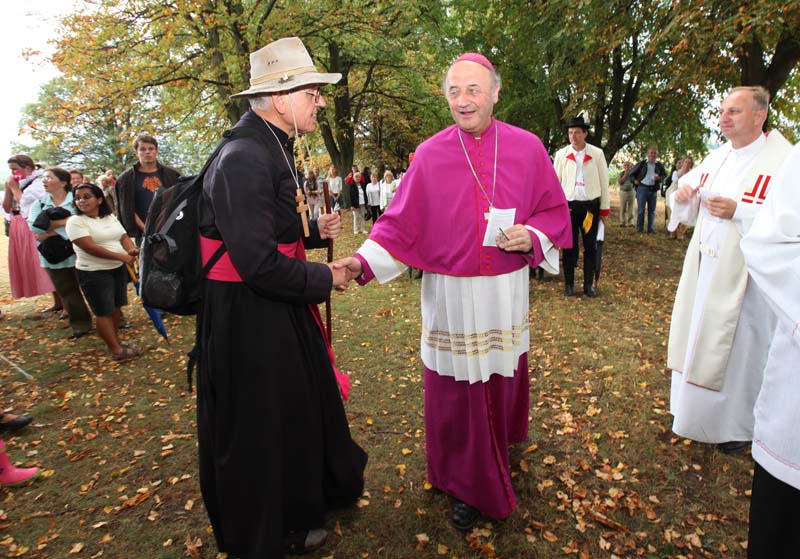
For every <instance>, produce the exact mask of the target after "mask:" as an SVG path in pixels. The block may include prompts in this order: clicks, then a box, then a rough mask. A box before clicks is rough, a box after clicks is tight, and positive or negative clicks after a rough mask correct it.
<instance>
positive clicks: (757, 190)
mask: <svg viewBox="0 0 800 559" xmlns="http://www.w3.org/2000/svg"><path fill="white" fill-rule="evenodd" d="M770 179H772V177H771V176H770V175H758V178H757V179H756V183H755V184H754V185H753V188H751V189H750V190H749V191H747V192H745V193H744V194H742V202H744V203H745V204H763V203H764V200H765V199H766V198H767V186H768V185H769V181H770Z"/></svg>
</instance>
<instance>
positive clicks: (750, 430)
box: [0, 38, 800, 559]
mask: <svg viewBox="0 0 800 559" xmlns="http://www.w3.org/2000/svg"><path fill="white" fill-rule="evenodd" d="M250 61H251V68H250V73H251V84H252V85H251V87H250V88H249V89H247V90H245V91H242V92H239V93H237V94H236V95H234V97H236V98H244V99H246V100H247V102H248V103H249V106H250V109H249V110H248V112H247V113H246V114H245V115H244V116H243V117H242V118H241V120H240V121H239V122H238V123H237V125H236V127H237V128H248V129H250V133H248V134H242V135H241V136H237V137H236V138H234V139H233V140H231V141H230V142H228V143H227V144H225V145H224V146H223V147H222V148H221V150H220V151H219V153H218V155H217V156H216V157H215V158H214V159H213V160H211V161H210V164H209V167H208V172H207V175H206V179H205V182H204V184H203V193H202V198H201V203H200V213H199V215H200V220H199V221H200V227H199V233H200V237H201V238H200V246H201V252H202V259H203V262H204V263H205V262H208V261H209V260H210V259H211V255H212V254H214V253H215V252H218V251H219V250H220V248H223V249H224V250H223V252H222V255H223V256H222V257H221V258H219V259H218V260H216V263H214V264H213V266H210V269H209V271H208V274H207V277H206V282H205V290H204V299H203V302H202V310H201V312H200V313H199V315H198V337H199V341H200V359H199V362H200V366H199V373H198V387H197V389H198V395H197V410H198V411H197V413H198V421H197V425H198V442H199V454H200V460H199V468H200V485H201V490H202V494H203V499H204V502H205V505H206V510H207V512H208V515H209V518H210V521H211V525H212V528H213V531H214V535H215V537H216V540H217V545H218V547H219V549H220V551H222V552H226V553H228V555H229V556H230V557H282V556H283V555H284V554H285V553H292V554H295V553H297V554H301V553H307V552H310V551H313V550H315V549H317V548H319V547H320V546H322V545H323V544H324V542H325V540H326V537H327V532H326V530H325V528H324V523H325V516H326V514H327V513H328V512H330V511H331V510H333V509H336V508H339V507H343V506H347V505H349V504H352V503H353V502H354V501H355V500H356V499H357V498H358V497H359V496H360V495H361V492H362V490H363V487H364V470H365V467H366V463H367V453H366V452H365V451H364V450H363V449H362V448H361V447H360V446H359V445H358V444H357V443H356V442H355V441H354V440H353V439H352V437H351V434H350V430H349V427H348V421H347V417H346V415H345V411H344V405H343V402H342V398H343V397H344V398H346V397H347V392H348V389H349V386H348V383H347V380H346V376H344V375H341V374H340V373H339V372H338V370H337V369H336V365H335V356H334V354H333V351H332V349H331V346H330V340H329V339H328V333H327V331H326V329H325V328H324V326H323V324H322V321H321V320H320V316H319V312H318V310H317V307H316V305H317V304H319V303H321V302H323V301H324V300H325V299H326V298H328V297H329V296H330V292H331V291H332V290H336V289H340V290H341V289H346V288H347V287H348V285H349V284H350V283H351V282H353V281H355V282H356V283H357V284H359V285H365V284H368V283H369V282H370V281H372V280H373V279H374V280H377V281H378V282H379V283H381V284H383V283H386V282H389V281H392V280H393V279H395V278H397V277H398V276H400V275H401V274H402V273H403V272H404V271H405V270H406V268H407V267H408V266H411V267H415V268H418V269H419V270H423V271H424V272H425V274H424V276H423V277H422V286H421V289H422V297H421V315H422V333H421V355H422V361H423V364H424V385H425V396H424V411H425V414H424V421H425V443H426V444H425V449H426V450H425V452H426V460H427V468H428V471H427V479H428V481H429V482H430V483H431V484H432V485H433V486H434V487H436V488H438V489H440V490H441V491H442V492H444V493H445V494H447V495H449V496H450V497H451V498H452V500H453V502H452V514H451V518H450V521H451V523H452V524H453V525H454V526H455V527H456V528H458V529H460V530H465V531H467V530H470V529H471V528H472V527H473V526H474V525H475V524H476V523H477V522H478V520H479V519H480V518H481V517H489V518H497V519H502V518H506V517H508V516H509V515H511V514H512V513H513V512H514V510H515V509H516V506H517V501H516V496H515V493H514V490H513V486H512V475H511V466H510V464H509V454H508V451H509V446H510V445H512V444H514V443H518V442H521V441H524V440H525V439H526V438H527V435H528V425H529V419H528V418H529V413H530V401H529V398H530V390H529V377H528V351H529V349H530V339H531V334H532V331H531V330H532V328H534V326H532V325H531V321H530V317H529V316H528V312H529V296H530V291H529V277H530V276H529V270H530V269H535V268H537V267H540V268H541V269H543V270H545V271H547V272H549V273H551V274H558V273H559V271H560V266H561V265H562V264H563V268H564V281H565V284H564V286H565V287H564V293H565V295H567V296H573V295H575V289H574V280H575V277H574V276H575V268H576V265H577V262H578V252H579V247H578V245H579V243H580V244H582V245H583V251H584V259H583V293H584V294H585V295H586V296H587V297H590V298H591V297H597V295H598V293H597V290H596V287H595V285H594V282H595V281H596V275H595V272H596V270H595V266H596V253H597V246H598V235H602V234H603V233H602V231H603V229H604V225H603V224H604V222H605V221H606V219H607V218H608V216H609V215H610V213H611V209H610V208H611V206H610V190H609V183H610V180H609V172H608V166H607V163H606V159H605V156H604V153H603V151H602V150H601V149H600V148H599V147H597V146H594V145H592V144H591V143H589V142H588V138H589V131H590V126H589V124H588V123H587V122H586V120H585V118H584V117H583V116H582V115H579V116H577V117H575V118H572V119H570V120H569V121H568V122H567V123H566V126H565V128H566V136H567V138H568V142H569V143H568V145H566V146H565V147H564V148H562V149H560V150H558V152H557V153H556V154H555V157H554V159H553V160H551V159H550V157H549V155H548V153H547V151H546V150H545V148H544V146H543V144H542V142H541V141H540V140H539V138H538V137H536V136H535V135H534V134H532V133H530V132H527V131H525V130H522V129H520V128H517V127H514V126H512V125H509V124H507V123H504V122H502V121H500V120H498V119H496V118H495V117H494V115H493V113H494V106H495V104H496V103H497V102H498V99H499V93H500V90H501V79H500V76H499V74H498V73H497V71H496V70H495V68H494V66H493V65H492V63H491V62H490V61H489V60H488V59H487V58H486V57H485V56H483V55H481V54H477V53H465V54H463V55H462V56H460V57H459V58H457V59H456V60H455V61H454V62H453V63H452V64H451V65H450V66H449V68H447V70H446V72H445V78H444V95H445V98H446V101H447V103H448V105H449V108H450V113H451V116H452V119H453V121H454V124H453V125H451V126H449V127H447V128H445V129H444V130H442V131H440V132H439V133H437V134H435V135H434V136H432V137H431V138H429V139H428V140H426V141H425V142H423V143H422V144H420V146H419V147H418V148H417V150H416V151H415V152H414V158H413V163H411V164H410V166H409V168H408V172H407V173H406V174H405V175H403V172H402V171H401V172H399V173H398V175H397V177H395V175H394V174H393V172H392V171H391V170H388V169H387V170H386V171H385V172H383V175H382V178H381V177H380V174H379V172H373V171H372V170H371V169H370V167H368V166H367V167H364V168H363V169H361V170H359V168H358V167H356V166H353V168H352V171H351V172H350V173H349V174H348V175H347V176H346V177H345V178H344V180H343V179H342V178H341V177H339V176H338V172H337V169H336V168H335V167H334V166H330V168H329V169H328V172H327V174H326V176H324V177H323V174H322V173H321V171H320V169H319V168H318V167H310V166H309V167H307V168H306V169H305V170H304V171H305V173H304V174H303V173H299V174H298V170H297V168H296V167H295V163H294V161H295V157H294V153H293V144H294V141H295V139H296V138H297V137H298V136H299V135H302V134H307V133H310V132H312V131H313V130H314V129H315V127H316V111H317V110H318V109H320V108H324V107H325V106H326V104H327V101H326V99H325V96H324V95H323V94H322V91H321V88H322V87H323V86H325V85H328V84H335V83H337V82H338V81H339V79H340V78H341V75H339V74H331V73H322V72H319V71H318V70H317V69H316V67H315V66H314V63H313V61H312V59H311V57H310V56H309V54H308V52H307V51H306V49H305V46H304V45H303V43H302V42H301V41H300V39H298V38H287V39H280V40H278V41H275V42H273V43H270V44H268V45H267V46H265V47H264V48H262V49H260V50H259V51H256V52H254V53H252V54H251V57H250ZM768 106H769V94H768V93H767V92H766V91H765V90H764V89H763V88H759V87H739V88H735V89H733V90H732V91H731V92H729V93H728V95H727V96H726V97H725V98H724V100H723V102H722V108H721V111H720V117H719V124H720V129H721V131H722V134H723V135H724V136H725V138H726V139H727V140H728V142H727V143H726V144H724V145H723V146H721V147H720V148H718V149H716V150H714V151H712V152H711V153H710V154H708V156H706V157H705V158H704V159H703V160H702V162H701V163H700V164H699V165H698V167H696V168H694V160H693V159H692V158H691V157H688V156H687V157H684V158H681V159H680V160H679V161H677V162H676V164H675V166H674V168H673V169H672V171H671V172H669V173H668V172H667V170H666V167H665V165H664V164H663V163H662V162H660V161H658V151H657V149H656V148H655V147H652V148H650V149H648V150H647V155H646V158H645V159H642V160H641V161H639V162H637V163H636V164H633V163H632V162H630V161H629V162H625V163H623V172H622V174H621V175H620V176H619V178H618V180H617V183H618V185H619V190H620V215H619V223H620V225H621V226H623V227H624V226H632V225H633V224H634V220H633V215H634V212H633V207H634V200H635V202H636V221H635V224H636V230H637V232H639V233H645V232H646V233H653V232H654V231H655V219H656V218H655V207H656V202H657V199H658V195H659V193H661V194H662V195H663V196H664V197H665V198H666V200H667V204H668V207H669V209H670V210H671V214H668V216H667V217H668V219H667V221H668V229H669V231H670V232H671V233H673V234H674V236H675V237H676V238H684V236H685V235H686V234H687V231H689V230H691V240H690V242H689V245H688V248H687V254H686V258H685V261H684V266H683V271H682V275H681V278H680V283H679V286H678V290H677V294H676V297H675V304H674V309H673V313H672V321H671V325H670V333H669V344H668V358H667V366H668V367H669V369H670V370H671V371H672V373H671V374H672V390H671V397H670V407H671V412H672V414H673V416H674V423H673V431H674V432H675V433H676V434H678V435H679V436H682V437H685V438H688V439H692V440H695V441H698V442H701V443H708V444H713V445H716V446H717V448H719V450H720V451H722V452H725V453H737V452H742V451H743V450H744V449H746V448H749V447H750V446H751V445H752V448H753V457H754V458H755V460H756V462H757V467H756V471H755V477H754V481H753V497H752V498H753V501H752V507H751V515H750V545H749V547H748V556H749V557H751V558H759V559H761V558H767V557H787V556H790V555H788V554H787V553H790V550H794V549H796V547H797V543H800V542H798V541H797V540H798V539H800V536H798V535H797V534H796V531H794V530H792V528H793V526H795V525H796V521H797V519H798V514H800V513H798V510H800V506H798V505H800V466H798V464H800V454H798V448H800V444H798V443H800V440H798V439H799V438H800V437H798V436H797V435H796V428H795V425H796V424H797V420H799V419H800V416H798V413H800V412H798V408H797V406H796V405H795V401H796V397H797V390H798V389H800V383H799V382H798V380H797V375H796V374H794V371H793V370H792V367H791V364H792V363H793V359H792V357H795V356H800V349H799V348H798V336H797V330H798V328H797V325H798V323H800V308H798V298H797V296H796V293H795V290H794V286H795V285H796V284H797V280H798V279H800V271H798V269H797V262H798V261H800V258H798V256H800V254H799V253H798V247H800V244H798V239H800V216H799V215H798V212H797V207H798V200H797V192H798V188H800V185H798V184H797V179H795V178H794V177H795V175H794V174H793V173H792V172H791V171H792V169H793V167H792V165H794V164H797V163H798V162H800V161H798V157H800V151H798V150H799V149H800V148H797V147H796V148H795V149H794V150H793V151H792V148H791V144H789V142H787V141H786V140H785V139H784V138H783V136H781V134H780V133H779V132H778V131H776V130H773V131H771V132H770V133H769V134H764V133H763V132H762V128H763V125H764V122H765V121H766V116H767V111H768ZM134 148H135V151H136V155H137V158H138V163H137V164H136V165H134V166H133V167H132V168H131V169H128V170H126V171H125V172H124V173H122V174H121V175H120V177H119V179H117V180H116V181H115V180H114V177H113V174H112V175H103V176H101V177H98V179H97V180H96V181H95V182H96V183H97V184H94V183H89V182H87V181H86V180H85V178H84V177H82V176H80V177H76V175H77V174H79V173H75V172H73V173H70V172H68V171H66V170H64V169H61V168H59V167H48V168H47V169H37V167H36V165H35V164H34V163H33V161H32V160H30V158H28V157H26V156H24V155H16V156H14V157H12V158H11V159H9V160H8V163H9V168H10V169H11V171H12V173H13V176H12V177H11V178H10V179H9V180H8V181H7V183H6V194H5V199H4V203H3V206H4V209H6V211H7V212H8V213H9V215H10V219H9V231H8V234H9V259H10V261H12V260H11V259H12V258H13V261H12V262H13V266H11V270H12V292H13V294H14V296H15V297H17V296H33V295H40V294H46V293H53V297H54V305H53V308H54V309H59V310H60V309H63V310H64V311H65V312H66V314H67V316H68V318H69V321H70V326H71V327H72V333H71V335H70V337H71V338H73V339H77V338H80V337H82V336H84V335H86V333H87V332H89V330H90V329H91V315H90V313H89V310H88V309H89V308H90V309H91V311H92V313H93V314H94V315H95V322H96V328H97V331H98V333H99V334H100V336H101V338H102V339H103V341H104V342H105V343H106V345H107V347H108V349H109V352H110V353H111V355H112V356H113V358H114V359H118V360H123V359H129V358H131V357H135V356H136V355H138V354H139V350H138V349H137V348H135V347H134V346H131V345H126V344H125V343H123V342H122V341H121V339H120V336H119V330H120V326H121V322H122V315H121V308H122V307H123V306H124V305H125V304H126V303H127V283H128V274H127V271H126V266H129V265H131V264H132V263H133V260H134V258H135V257H136V255H137V254H138V248H137V246H138V245H139V243H140V242H141V237H142V234H143V231H144V222H145V221H146V219H147V209H148V208H149V203H150V200H151V199H152V196H153V193H154V192H155V190H156V189H157V188H160V187H169V186H171V185H172V184H174V182H175V181H176V180H177V177H178V173H177V171H175V170H174V169H171V168H169V167H166V166H164V165H162V164H161V163H159V162H158V158H157V156H158V144H157V142H156V140H155V139H154V138H152V137H150V136H139V137H138V138H137V139H136V141H135V143H134ZM781 169H783V170H781ZM442 176H446V177H448V180H447V181H442V180H441V177H442ZM301 180H302V181H303V182H302V185H301V183H300V181H301ZM326 187H327V190H328V195H329V197H330V198H329V200H327V202H329V204H330V206H331V208H332V209H333V210H334V211H330V212H328V211H325V210H324V207H325V203H326V200H325V190H326ZM234 189H235V193H234ZM297 191H301V192H304V193H305V197H306V201H307V202H308V206H309V208H310V211H309V214H310V215H309V218H310V219H309V222H308V232H307V233H304V228H303V227H302V225H301V220H300V219H299V217H298V215H297V211H296V207H297V203H296V202H297V198H296V193H297ZM768 192H769V196H767V194H768ZM234 194H235V195H234ZM335 210H352V215H353V218H352V219H353V233H354V234H358V235H360V234H367V233H368V237H367V238H366V239H365V240H364V241H363V244H361V246H360V247H359V248H358V249H357V250H356V251H355V253H354V254H353V255H351V256H348V257H346V258H342V259H340V260H338V261H336V262H330V263H327V264H325V263H317V262H309V261H308V260H307V259H306V256H305V251H306V249H313V248H320V247H323V246H326V245H327V242H328V240H329V239H336V238H338V237H339V235H340V233H341V230H342V217H341V215H340V212H338V211H335ZM367 220H369V221H372V227H371V230H370V231H369V232H367V228H366V221H367ZM464 231H477V232H478V234H477V235H472V234H470V235H464V234H463V232H464ZM37 243H38V250H37ZM44 246H49V247H50V248H48V249H44V250H43V248H42V247H44ZM37 252H38V257H37V254H36V253H37ZM67 253H69V254H67ZM62 256H63V258H62ZM562 256H563V258H562ZM32 261H35V264H36V265H35V266H34V265H33V264H32V263H31V262H32ZM84 299H85V300H86V301H88V303H89V305H88V308H87V305H86V303H85V301H84ZM212 341H213V343H212ZM287 371H291V374H286V373H287ZM22 423H25V419H24V418H20V417H17V416H10V417H9V414H5V415H4V416H2V417H0V430H4V429H11V428H16V427H18V426H19V427H24V425H22ZM25 424H27V423H25ZM0 444H2V443H0ZM0 452H2V448H1V447H0ZM4 460H5V455H4V454H0V484H2V483H3V477H2V476H3V475H4V474H3V471H4V470H2V467H4V464H5V462H4ZM28 473H29V472H25V473H24V474H21V475H22V477H24V476H25V475H27V474H28ZM33 474H35V472H33ZM33 474H32V475H33Z"/></svg>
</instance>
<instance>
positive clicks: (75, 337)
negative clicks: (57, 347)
mask: <svg viewBox="0 0 800 559" xmlns="http://www.w3.org/2000/svg"><path fill="white" fill-rule="evenodd" d="M88 333H89V332H73V333H72V334H70V335H69V336H67V338H69V339H70V340H79V339H81V338H82V337H84V336H85V335H86V334H88Z"/></svg>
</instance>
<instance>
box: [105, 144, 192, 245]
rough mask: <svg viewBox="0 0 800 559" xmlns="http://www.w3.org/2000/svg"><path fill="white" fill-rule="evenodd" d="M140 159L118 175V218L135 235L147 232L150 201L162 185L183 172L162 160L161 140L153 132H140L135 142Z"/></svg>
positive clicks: (137, 155)
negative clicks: (146, 222)
mask: <svg viewBox="0 0 800 559" xmlns="http://www.w3.org/2000/svg"><path fill="white" fill-rule="evenodd" d="M133 149H134V151H135V152H136V157H137V158H139V162H138V163H136V164H134V166H133V167H131V168H130V169H127V170H126V171H125V172H123V173H122V174H121V175H120V176H119V178H118V179H117V184H116V187H115V188H116V192H117V218H119V221H120V222H121V223H122V226H123V227H125V231H126V232H127V234H128V236H129V237H130V238H132V239H137V243H136V244H137V245H138V244H139V239H140V238H141V236H142V233H143V232H144V222H145V220H146V219H147V212H148V210H149V209H150V202H152V201H153V196H154V195H155V192H156V190H158V189H159V188H160V187H166V188H169V187H170V186H172V185H174V184H175V183H176V182H178V177H179V176H180V173H178V171H176V170H175V169H172V168H170V167H167V166H166V165H162V164H161V163H159V162H158V142H157V141H156V139H155V138H154V137H152V136H148V135H147V134H139V135H138V136H137V137H136V140H134V142H133Z"/></svg>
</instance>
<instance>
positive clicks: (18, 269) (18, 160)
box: [3, 155, 62, 310]
mask: <svg viewBox="0 0 800 559" xmlns="http://www.w3.org/2000/svg"><path fill="white" fill-rule="evenodd" d="M8 168H9V169H11V177H9V178H8V180H7V181H6V189H5V197H4V198H3V209H4V210H5V211H6V213H8V214H10V216H9V219H10V221H9V228H8V275H9V279H10V280H11V295H12V297H14V298H15V299H19V298H21V297H35V296H37V295H42V294H44V293H53V307H52V310H59V309H60V308H61V307H62V305H61V298H60V297H58V295H57V294H56V293H55V290H54V288H53V283H52V282H51V281H50V278H49V277H48V276H47V272H45V271H44V269H42V267H41V265H40V264H39V252H38V251H37V250H36V239H34V237H33V233H32V232H31V230H30V227H28V212H29V211H30V208H31V204H34V203H36V204H38V203H39V200H41V199H42V198H44V196H45V194H46V192H45V190H44V184H43V183H42V179H41V175H42V171H41V170H37V169H36V165H35V164H34V163H33V159H31V158H30V157H28V156H27V155H15V156H13V157H11V158H10V159H9V160H8Z"/></svg>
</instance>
